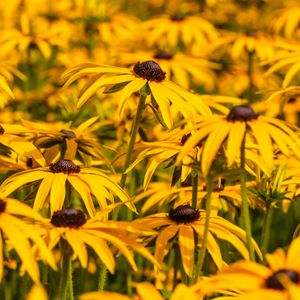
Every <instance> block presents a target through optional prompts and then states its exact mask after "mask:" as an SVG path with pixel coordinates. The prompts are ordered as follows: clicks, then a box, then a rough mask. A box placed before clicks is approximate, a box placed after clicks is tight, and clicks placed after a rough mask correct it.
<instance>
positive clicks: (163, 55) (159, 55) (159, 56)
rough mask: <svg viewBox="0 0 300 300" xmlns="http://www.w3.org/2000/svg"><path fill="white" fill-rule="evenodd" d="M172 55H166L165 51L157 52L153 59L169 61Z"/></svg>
mask: <svg viewBox="0 0 300 300" xmlns="http://www.w3.org/2000/svg"><path fill="white" fill-rule="evenodd" d="M173 56H174V55H172V54H170V53H167V52H165V51H162V50H159V51H157V52H156V53H155V55H154V58H155V59H166V60H170V59H172V58H173Z"/></svg>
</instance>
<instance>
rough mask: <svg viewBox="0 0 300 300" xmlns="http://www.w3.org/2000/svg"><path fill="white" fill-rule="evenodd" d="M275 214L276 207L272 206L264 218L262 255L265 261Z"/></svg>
mask: <svg viewBox="0 0 300 300" xmlns="http://www.w3.org/2000/svg"><path fill="white" fill-rule="evenodd" d="M273 213H274V207H273V206H272V204H271V205H270V206H269V207H268V210H267V212H266V214H265V217H264V224H263V228H262V236H261V247H260V249H261V253H262V255H263V258H264V260H265V256H266V253H267V251H268V246H269V241H270V232H271V230H270V229H271V224H272V218H273Z"/></svg>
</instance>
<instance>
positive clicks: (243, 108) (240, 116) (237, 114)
mask: <svg viewBox="0 0 300 300" xmlns="http://www.w3.org/2000/svg"><path fill="white" fill-rule="evenodd" d="M257 118H258V114H257V113H255V112H254V110H253V109H252V108H251V107H250V106H248V105H237V106H234V107H233V108H232V109H231V110H230V112H229V114H228V116H227V121H230V122H236V121H241V122H247V121H252V120H256V119H257Z"/></svg>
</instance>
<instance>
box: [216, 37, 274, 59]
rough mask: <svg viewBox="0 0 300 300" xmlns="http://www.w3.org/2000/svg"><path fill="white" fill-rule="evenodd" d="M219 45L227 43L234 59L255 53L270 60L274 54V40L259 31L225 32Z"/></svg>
mask: <svg viewBox="0 0 300 300" xmlns="http://www.w3.org/2000/svg"><path fill="white" fill-rule="evenodd" d="M220 45H221V46H223V47H224V45H229V53H230V54H231V56H232V57H233V58H234V59H237V58H241V57H244V56H245V55H246V56H247V55H248V54H249V53H250V54H251V53H253V54H255V56H256V57H257V58H258V59H259V60H260V61H264V60H270V59H273V58H274V56H275V49H274V40H273V39H272V38H271V36H267V35H266V34H265V33H263V32H260V31H248V32H245V33H236V32H225V33H224V40H221V42H220Z"/></svg>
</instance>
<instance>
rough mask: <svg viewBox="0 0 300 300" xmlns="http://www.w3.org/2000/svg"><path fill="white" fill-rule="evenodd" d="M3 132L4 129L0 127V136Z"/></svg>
mask: <svg viewBox="0 0 300 300" xmlns="http://www.w3.org/2000/svg"><path fill="white" fill-rule="evenodd" d="M4 132H5V130H4V128H3V127H2V126H1V125H0V134H3V133H4Z"/></svg>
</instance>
